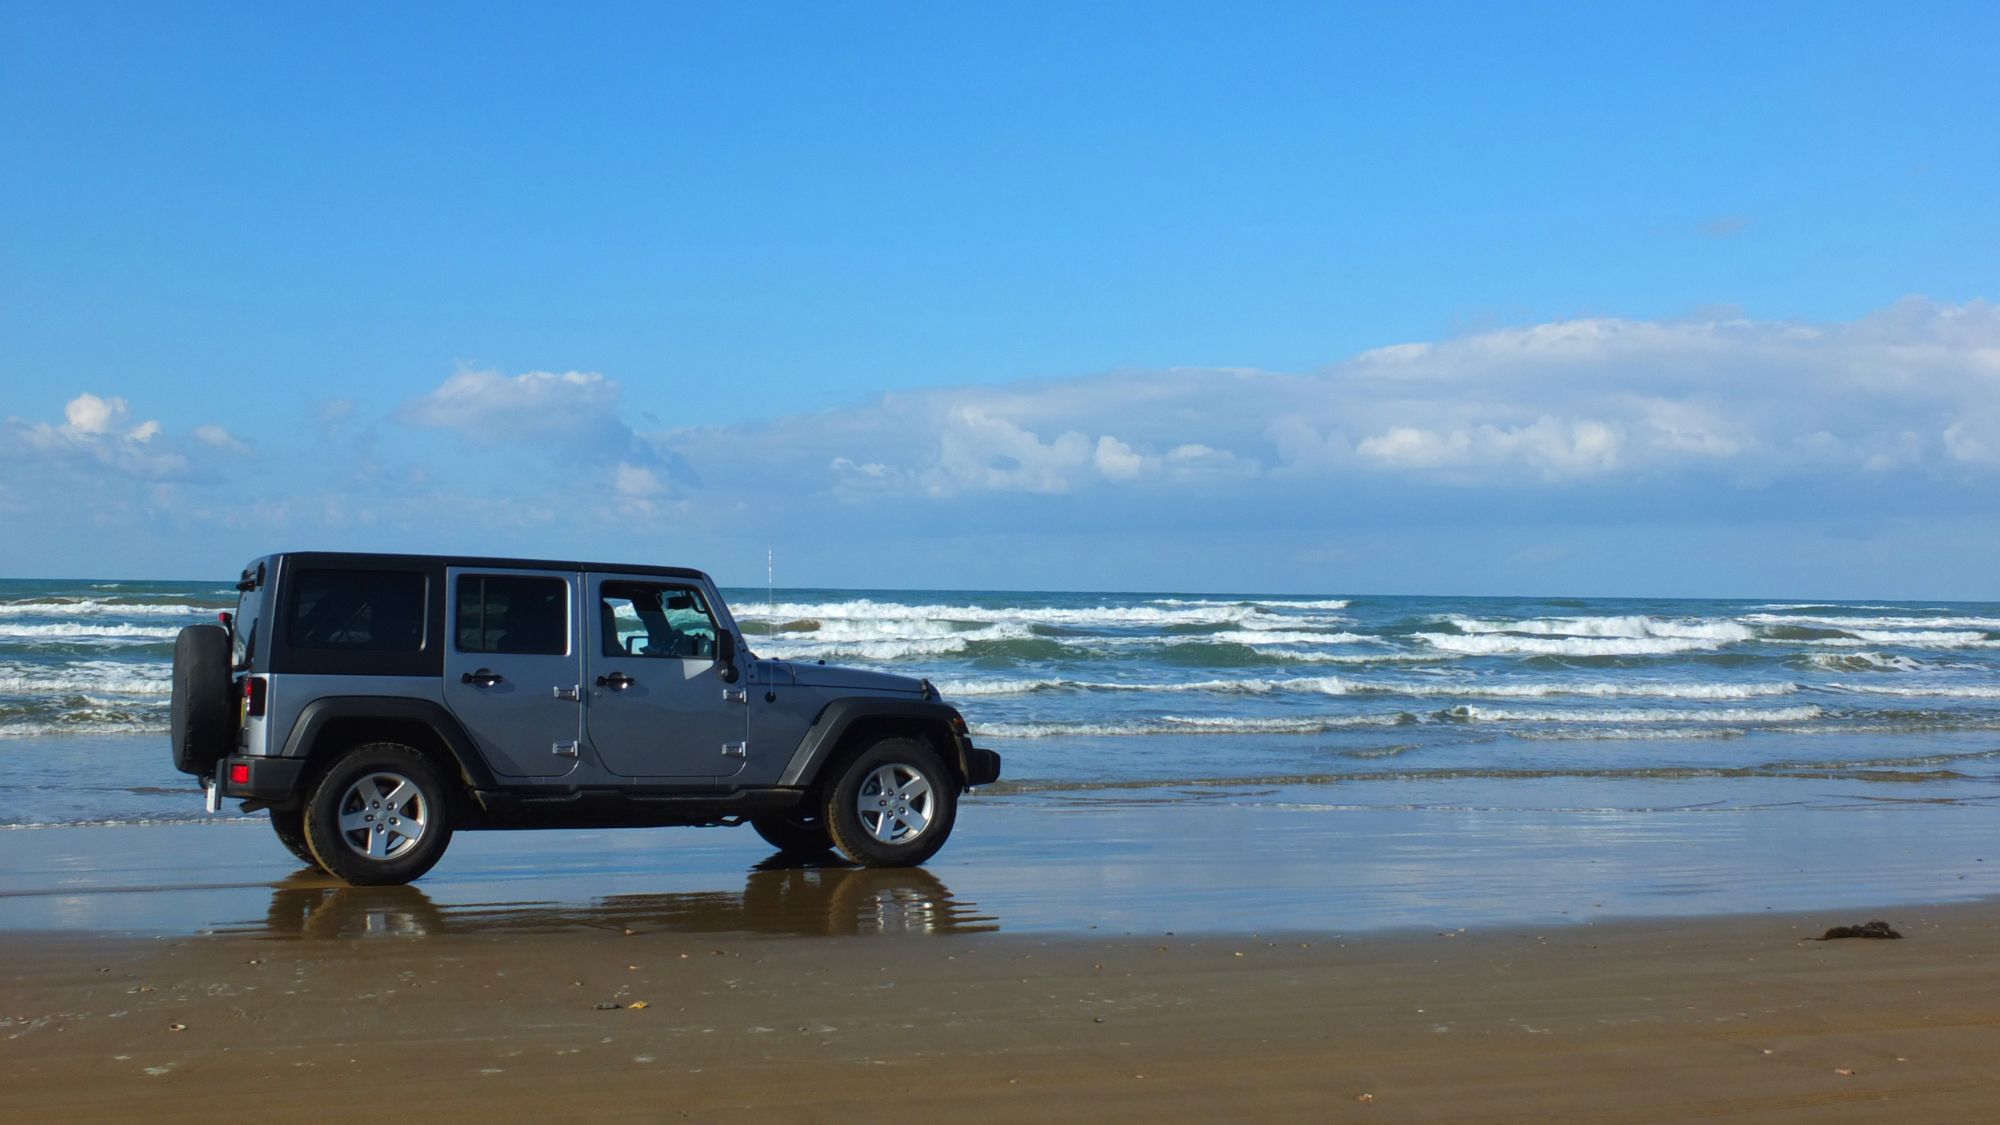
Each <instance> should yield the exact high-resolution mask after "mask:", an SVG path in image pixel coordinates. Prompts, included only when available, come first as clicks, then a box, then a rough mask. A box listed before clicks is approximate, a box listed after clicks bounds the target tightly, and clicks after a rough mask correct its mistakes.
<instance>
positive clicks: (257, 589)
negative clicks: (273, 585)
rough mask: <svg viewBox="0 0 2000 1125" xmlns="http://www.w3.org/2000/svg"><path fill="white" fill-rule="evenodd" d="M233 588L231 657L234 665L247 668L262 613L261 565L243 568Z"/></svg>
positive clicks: (262, 581)
mask: <svg viewBox="0 0 2000 1125" xmlns="http://www.w3.org/2000/svg"><path fill="white" fill-rule="evenodd" d="M236 589H237V590H238V591H239V593H238V594H237V596H236V616H235V617H233V618H230V621H231V625H230V658H229V662H230V663H231V664H234V665H235V666H236V667H237V668H239V669H242V668H248V667H249V666H250V661H251V658H253V657H255V656H256V655H257V621H258V619H259V618H261V617H263V616H264V564H263V563H258V564H256V565H255V566H252V567H249V568H247V569H245V570H244V571H243V579H242V581H241V582H238V583H237V585H236Z"/></svg>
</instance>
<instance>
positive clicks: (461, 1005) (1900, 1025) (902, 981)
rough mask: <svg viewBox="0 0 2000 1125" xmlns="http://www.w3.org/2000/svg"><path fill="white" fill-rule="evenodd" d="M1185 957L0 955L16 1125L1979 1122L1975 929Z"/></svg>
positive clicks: (1574, 932) (1994, 1004) (499, 945)
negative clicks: (1881, 937) (365, 1119)
mask: <svg viewBox="0 0 2000 1125" xmlns="http://www.w3.org/2000/svg"><path fill="white" fill-rule="evenodd" d="M1886 913H1888V914H1890V916H1891V917H1892V918H1893V921H1894V923H1895V924H1896V925H1897V926H1898V927H1899V928H1900V929H1901V931H1902V932H1903V933H1905V935H1906V937H1905V939H1904V940H1901V941H1862V940H1848V941H1832V942H1811V941H1801V940H1800V939H1802V938H1805V937H1809V936H1811V935H1813V934H1816V933H1819V932H1821V931H1822V930H1823V929H1824V928H1825V926H1826V925H1829V924H1833V923H1836V922H1839V921H1841V920H1844V919H1846V918H1847V917H1848V916H1847V915H1841V916H1839V917H1838V918H1836V917H1834V916H1831V915H1828V916H1817V917H1816V916H1810V915H1796V916H1785V917H1758V918H1751V919H1742V918H1737V919H1721V920H1713V919H1690V920H1680V921H1675V922H1670V923H1658V922H1649V923H1633V924H1625V925H1616V926H1575V927H1565V928H1560V929H1554V930H1549V929H1522V930H1496V931H1491V932H1484V933H1473V932H1468V933H1464V934H1460V933H1456V932H1447V933H1416V934H1399V935H1379V936H1375V937H1370V938H1365V939H1356V940H1334V939H1328V938H1325V937H1323V936H1314V935H1284V936H1276V935H1263V936H1260V935H1250V934H1243V935H1237V936H1234V937H1206V938H1201V939H1195V940H1188V939H1183V938H1179V937H1171V936H1167V935H1160V936H1158V937H1157V938H1129V937H1128V938H1115V939H1090V938H1076V937H1071V938H1025V937H1007V936H1003V935H985V936H981V935H966V936H959V937H924V936H919V935H913V934H904V935H898V936H886V937H885V936H870V937H836V938H820V939H803V938H773V937H754V936H746V935H742V934H699V933H688V932H684V931H683V932H676V931H672V930H644V929H637V930H633V929H628V928H621V929H609V928H597V927H590V926H581V927H577V928H572V929H569V930H567V931H562V932H542V933H501V934H495V935H489V936H481V935H478V934H451V935H444V936H424V937H416V936H405V937H400V938H398V937H393V936H389V937H382V938H375V937H368V936H363V937H339V938H333V939H329V940H290V941H285V940H266V939H260V938H257V937H250V936H242V935H235V936H231V935H216V936H207V937H191V938H189V937H183V938H173V939H156V940H136V939H129V938H128V939H101V938H100V939H84V940H63V941H57V942H51V941H44V940H37V939H33V938H22V937H16V938H13V939H11V940H9V941H7V942H6V943H5V945H6V957H7V964H8V970H7V976H8V985H7V997H6V1001H5V1011H4V1014H3V1015H0V1091H4V1093H0V1108H4V1110H5V1111H6V1112H7V1113H8V1114H9V1115H10V1116H13V1117H16V1118H18V1119H22V1120H79V1121H80V1120H95V1119H104V1118H128V1119H138V1118H141V1117H144V1118H148V1119H155V1120H158V1119H168V1120H207V1119H211V1118H213V1117H214V1116H215V1115H216V1114H218V1113H244V1112H254V1113H256V1114H257V1115H259V1116H271V1117H280V1118H284V1117H294V1118H301V1119H303V1118H324V1117H326V1116H329V1115H332V1114H335V1113H342V1112H347V1110H346V1109H343V1108H342V1107H346V1106H349V1105H350V1103H351V1102H352V1100H353V1099H354V1098H355V1097H356V1096H357V1094H360V1095H361V1096H364V1097H372V1098H375V1099H378V1100H379V1101H380V1102H381V1103H382V1104H385V1105H389V1106H393V1107H400V1108H399V1110H398V1112H407V1111H410V1110H412V1108H413V1107H425V1108H424V1109H423V1110H422V1112H423V1113H424V1114H425V1115H426V1116H429V1117H442V1118H443V1119H446V1120H465V1119H471V1118H475V1117H484V1118H489V1119H491V1118H499V1119H505V1120H522V1119H528V1118H530V1117H533V1118H565V1117H585V1118H594V1119H633V1120H662V1119H672V1120H680V1119H686V1120H738V1119H740V1120H786V1121H836V1120H851V1119H854V1118H856V1117H859V1116H869V1115H874V1114H879V1113H884V1112H891V1113H895V1114H898V1115H903V1114H913V1115H918V1116H921V1117H923V1118H925V1119H940V1118H942V1119H950V1120H973V1121H1009V1120H1031V1119H1035V1120H1039V1119H1059V1120H1086V1119H1087V1120H1114V1121H1148V1120H1177V1121H1217V1120H1247V1119H1253V1118H1264V1119H1268V1120H1329V1119H1332V1120H1378V1119H1379V1120H1437V1121H1452V1120H1460V1121H1462V1120H1547V1119H1552V1118H1562V1119H1577V1120H1594V1121H1675V1120H1686V1119H1689V1118H1695V1117H1737V1118H1744V1119H1757V1120H1763V1119H1774V1120H1776V1119H1790V1120H1805V1119H1812V1120H1829V1119H1846V1120H1860V1119H1870V1118H1880V1117H1882V1116H1885V1115H1887V1114H1889V1113H1891V1112H1893V1113H1894V1114H1896V1115H1897V1116H1898V1117H1908V1116H1909V1115H1913V1114H1914V1115H1918V1116H1919V1117H1920V1118H1921V1119H1923V1120H1927V1121H1974V1120H1990V1117H1991V1110H1992V1106H1993V1104H1994V1098H1995V1096H1996V1092H1995V1086H1996V1084H2000V1076H1996V1074H1995V1072H1994V1070H1993V1068H1992V1066H1991V1060H1992V1048H1993V1043H1994V1037H1995V1033H1996V1032H2000V978H1996V976H1995V975H1994V974H1993V972H1992V971H1991V957H1992V953H1993V949H1994V943H1995V939H1996V936H2000V935H1996V931H1995V924H1996V922H2000V910H1996V909H1994V908H1992V907H1990V906H1974V907H1964V906H1960V907H1952V908H1943V909H1933V910H1909V909H1904V910H1898V911H1889V912H1886Z"/></svg>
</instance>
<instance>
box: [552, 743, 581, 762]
mask: <svg viewBox="0 0 2000 1125" xmlns="http://www.w3.org/2000/svg"><path fill="white" fill-rule="evenodd" d="M549 752H550V753H552V754H554V755H555V756H556V757H558V758H574V757H576V743H574V742H558V743H556V744H555V746H554V747H553V748H552V749H551V750H550V751H549Z"/></svg>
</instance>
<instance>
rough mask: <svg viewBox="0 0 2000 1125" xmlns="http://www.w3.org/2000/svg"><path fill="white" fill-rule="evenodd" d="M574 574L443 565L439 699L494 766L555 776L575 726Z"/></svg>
mask: <svg viewBox="0 0 2000 1125" xmlns="http://www.w3.org/2000/svg"><path fill="white" fill-rule="evenodd" d="M577 581H578V577H577V575H575V574H564V573H560V572H550V571H546V570H544V571H527V570H483V569H472V568H462V567H451V568H449V569H447V570H446V571H445V583H446V585H448V586H449V587H450V588H451V594H450V598H451V607H450V610H449V616H450V620H449V622H448V623H447V628H446V632H447V634H448V635H449V637H450V643H449V644H448V645H447V647H446V649H445V661H444V700H445V706H447V707H449V708H451V712H452V714H454V715H456V716H458V721H459V722H460V723H463V724H464V725H465V729H466V732H467V733H469V734H470V735H471V736H472V740H473V742H475V743H477V744H478V746H479V752H480V753H481V754H483V755H485V757H486V762H487V764H488V765H490V766H491V767H492V768H493V772H495V773H498V774H503V775H506V776H509V777H561V776H562V775H564V774H566V773H568V772H569V771H570V770H572V769H574V768H576V762H577V754H576V749H577V739H578V738H579V737H580V735H581V733H582V731H581V727H582V723H583V715H582V711H583V704H582V702H581V698H582V697H581V692H580V691H579V686H580V684H581V682H582V681H581V679H580V672H581V670H582V665H583V657H582V652H583V646H582V636H581V633H582V630H581V629H580V628H578V622H577V618H578V616H579V615H578V614H577V612H576V606H577V605H578V603H579V599H578V598H577V596H576V594H577Z"/></svg>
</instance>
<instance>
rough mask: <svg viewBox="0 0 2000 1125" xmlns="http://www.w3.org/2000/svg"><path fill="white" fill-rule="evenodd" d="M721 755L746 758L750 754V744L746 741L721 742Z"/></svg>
mask: <svg viewBox="0 0 2000 1125" xmlns="http://www.w3.org/2000/svg"><path fill="white" fill-rule="evenodd" d="M722 756H723V757H725V758H748V757H749V756H750V744H749V743H747V742H725V743H723V744H722Z"/></svg>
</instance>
